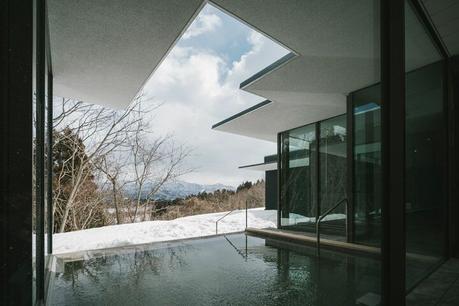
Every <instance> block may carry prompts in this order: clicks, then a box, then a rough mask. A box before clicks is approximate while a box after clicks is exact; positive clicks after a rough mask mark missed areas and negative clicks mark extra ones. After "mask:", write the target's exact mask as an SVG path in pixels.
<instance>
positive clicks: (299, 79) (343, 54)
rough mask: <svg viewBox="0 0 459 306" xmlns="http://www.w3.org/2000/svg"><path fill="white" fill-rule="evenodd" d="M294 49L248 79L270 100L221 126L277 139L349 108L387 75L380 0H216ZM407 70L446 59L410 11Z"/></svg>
mask: <svg viewBox="0 0 459 306" xmlns="http://www.w3.org/2000/svg"><path fill="white" fill-rule="evenodd" d="M213 2H215V3H217V5H219V6H221V7H223V8H224V9H225V10H227V11H228V12H229V13H231V14H233V15H235V16H236V17H237V18H239V19H241V20H244V22H246V23H247V24H249V25H250V26H252V27H253V28H255V29H257V30H259V31H261V32H262V33H264V34H266V35H267V36H268V37H271V38H273V39H274V40H275V41H277V42H279V43H280V44H282V45H283V46H286V47H287V48H289V49H290V50H291V51H292V52H291V53H290V54H288V55H286V56H285V57H284V58H282V59H280V60H278V61H276V62H275V63H274V64H272V65H270V66H268V67H267V68H265V69H263V70H262V71H260V72H258V73H256V74H255V75H254V76H252V77H251V78H249V79H248V80H246V81H244V82H242V83H241V88H242V89H243V90H245V91H248V92H250V93H253V94H256V95H258V96H261V97H263V98H265V99H267V100H269V101H271V102H270V103H268V104H264V105H262V106H261V107H258V108H256V109H252V110H251V111H250V112H246V113H244V112H243V113H242V114H238V115H235V116H233V117H232V120H224V121H223V124H219V125H216V126H214V128H215V129H216V130H219V131H225V132H230V133H234V134H239V135H244V136H249V137H254V138H259V139H264V140H269V141H276V134H277V133H278V132H281V131H284V130H288V129H291V128H294V127H298V126H301V125H306V124H309V123H312V122H316V121H320V120H323V119H326V118H329V117H333V116H337V115H340V114H343V113H345V112H346V96H347V94H349V93H350V92H353V91H355V90H358V89H361V88H364V87H367V86H370V85H373V84H376V83H378V82H379V81H380V40H379V36H380V28H379V14H380V13H379V1H377V0H356V1H336V0H310V1H300V0H298V1H289V2H287V3H286V2H282V1H276V0H250V1H225V0H213ZM406 20H407V37H406V51H407V54H408V55H409V56H407V58H406V70H407V71H411V70H414V69H416V68H419V67H422V66H424V65H427V64H429V63H432V62H435V61H438V60H439V59H440V56H439V53H438V51H437V50H436V48H435V47H434V45H433V44H432V41H431V39H430V38H429V36H428V35H427V33H426V31H425V29H424V28H423V27H422V26H421V24H420V23H419V20H418V17H417V16H416V15H415V13H414V12H413V11H412V10H411V9H409V8H408V9H407V10H406Z"/></svg>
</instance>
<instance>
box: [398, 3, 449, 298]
mask: <svg viewBox="0 0 459 306" xmlns="http://www.w3.org/2000/svg"><path fill="white" fill-rule="evenodd" d="M405 35H406V38H405V40H406V53H405V62H406V65H405V69H406V72H407V74H406V102H405V103H406V107H405V110H406V126H405V137H406V139H405V143H406V145H405V154H406V160H405V163H406V164H405V165H406V173H405V175H406V185H405V186H406V187H405V188H406V189H405V199H406V200H405V212H406V213H405V227H406V267H407V269H406V285H407V289H408V290H409V289H410V288H412V287H413V286H415V285H416V284H417V282H418V281H420V280H422V279H423V278H424V277H425V276H426V275H428V273H429V272H430V271H432V269H435V267H436V266H437V264H438V263H440V262H441V261H442V259H443V258H444V257H445V255H446V235H447V232H446V223H447V222H446V218H445V216H446V209H447V196H446V194H447V181H446V175H445V173H446V169H445V167H446V164H445V163H446V161H447V153H446V150H447V147H446V120H445V117H444V101H445V97H444V92H445V85H444V76H445V73H444V63H443V62H442V61H441V56H440V53H439V52H438V50H437V49H436V48H435V45H434V43H433V41H432V40H431V39H430V37H429V35H428V34H427V30H426V29H425V28H424V27H423V25H422V23H421V22H420V19H418V17H417V15H416V14H415V13H414V10H413V9H412V7H411V5H409V4H408V2H406V9H405Z"/></svg>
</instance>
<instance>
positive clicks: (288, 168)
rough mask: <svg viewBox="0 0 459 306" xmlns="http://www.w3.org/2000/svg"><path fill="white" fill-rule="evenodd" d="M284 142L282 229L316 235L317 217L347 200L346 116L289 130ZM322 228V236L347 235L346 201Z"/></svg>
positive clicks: (282, 149) (332, 212) (282, 162)
mask: <svg viewBox="0 0 459 306" xmlns="http://www.w3.org/2000/svg"><path fill="white" fill-rule="evenodd" d="M317 137H319V138H318V139H319V141H316V139H317ZM281 139H282V140H281V141H282V145H281V227H283V228H288V229H292V230H298V231H306V232H315V222H316V220H317V217H318V216H320V215H322V214H324V213H325V212H327V210H329V209H330V208H332V207H333V206H335V205H336V204H337V203H338V202H341V201H342V200H344V199H346V182H347V162H346V115H341V116H338V117H333V118H330V119H327V120H324V121H321V122H317V123H313V124H310V125H306V126H303V127H299V128H296V129H293V130H290V131H286V132H284V133H282V134H281ZM317 150H319V152H317ZM319 168H320V169H319ZM322 225H323V226H322V232H323V233H328V234H331V235H339V236H345V235H346V206H345V202H343V203H342V204H340V205H339V206H338V207H337V208H336V209H334V210H333V211H331V212H330V214H328V215H327V217H325V219H324V220H323V222H322Z"/></svg>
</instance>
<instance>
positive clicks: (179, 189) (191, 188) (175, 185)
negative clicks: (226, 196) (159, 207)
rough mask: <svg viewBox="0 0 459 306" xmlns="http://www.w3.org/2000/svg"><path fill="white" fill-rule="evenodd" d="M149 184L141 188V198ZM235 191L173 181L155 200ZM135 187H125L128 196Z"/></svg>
mask: <svg viewBox="0 0 459 306" xmlns="http://www.w3.org/2000/svg"><path fill="white" fill-rule="evenodd" d="M150 187H151V183H150V184H148V183H147V184H146V185H145V186H144V188H143V190H145V192H143V195H142V198H144V197H146V195H147V193H148V190H150V189H151V188H150ZM218 189H220V190H222V189H227V190H235V188H234V187H233V186H228V185H223V184H212V185H202V184H195V183H188V182H185V181H173V182H168V183H166V184H165V185H164V186H163V187H162V188H161V189H160V190H159V192H158V193H157V194H156V196H155V199H156V200H174V199H176V198H185V197H186V196H189V195H192V194H198V193H200V192H204V191H205V192H214V191H216V190H218ZM135 190H136V188H135V186H134V185H133V184H128V185H126V186H125V192H126V194H127V195H128V196H134V195H135Z"/></svg>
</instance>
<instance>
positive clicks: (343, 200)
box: [316, 198, 348, 255]
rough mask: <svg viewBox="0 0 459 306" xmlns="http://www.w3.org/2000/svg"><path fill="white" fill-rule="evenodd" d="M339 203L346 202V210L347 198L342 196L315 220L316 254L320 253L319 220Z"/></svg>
mask: <svg viewBox="0 0 459 306" xmlns="http://www.w3.org/2000/svg"><path fill="white" fill-rule="evenodd" d="M341 203H346V210H347V205H348V200H347V198H344V199H342V200H340V201H339V202H337V203H336V204H335V205H333V206H332V207H331V208H329V209H327V210H326V211H325V212H324V213H323V214H322V215H321V216H319V218H317V220H316V236H317V254H318V255H320V222H321V221H322V220H323V219H324V218H325V217H326V216H328V214H330V213H331V212H332V211H333V210H335V209H336V208H337V207H338V206H340V205H341Z"/></svg>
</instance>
